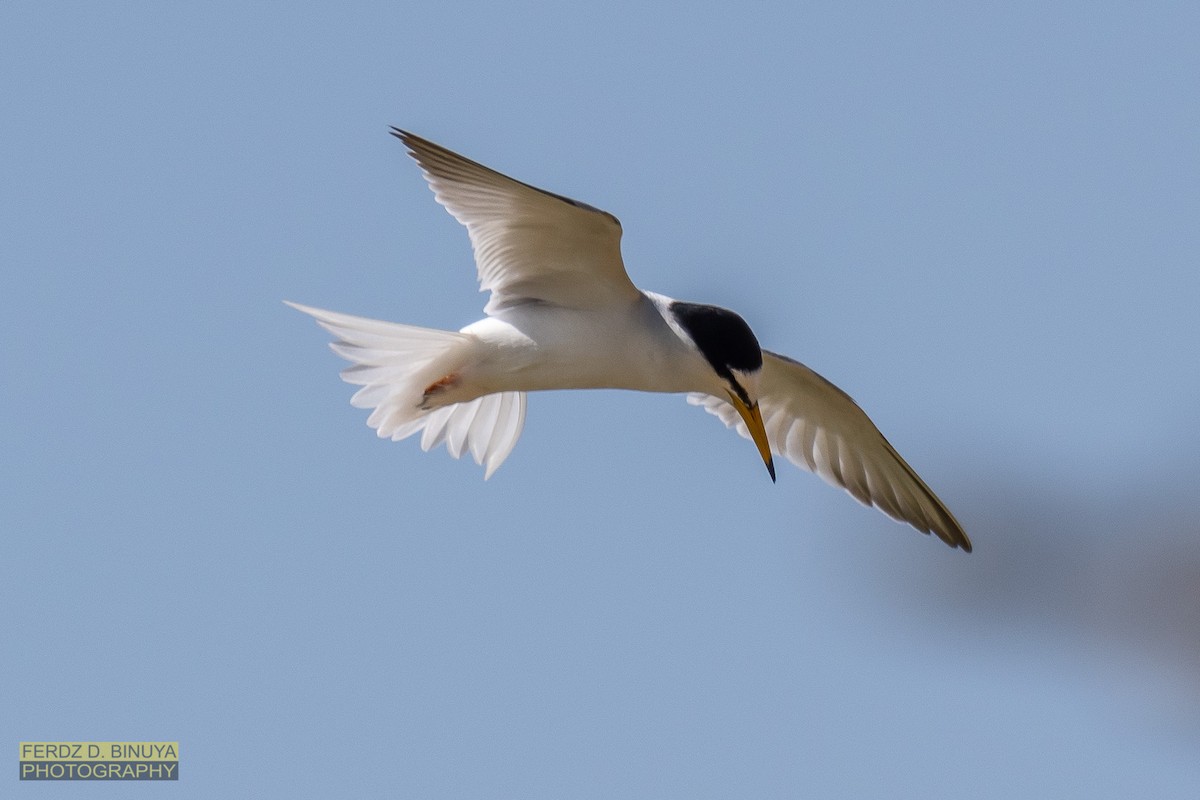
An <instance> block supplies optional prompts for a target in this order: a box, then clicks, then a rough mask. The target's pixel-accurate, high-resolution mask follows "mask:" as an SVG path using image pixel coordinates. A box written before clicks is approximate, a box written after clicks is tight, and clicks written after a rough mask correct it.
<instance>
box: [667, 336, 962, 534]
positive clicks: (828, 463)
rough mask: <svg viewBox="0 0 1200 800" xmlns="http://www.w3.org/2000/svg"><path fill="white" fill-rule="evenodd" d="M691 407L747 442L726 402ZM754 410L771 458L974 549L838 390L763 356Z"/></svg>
mask: <svg viewBox="0 0 1200 800" xmlns="http://www.w3.org/2000/svg"><path fill="white" fill-rule="evenodd" d="M688 402H690V403H692V404H693V405H699V406H702V407H703V408H704V409H705V410H706V411H709V412H710V413H712V414H714V415H715V416H717V417H718V418H720V419H721V421H722V422H724V423H725V424H726V425H728V426H729V427H731V428H735V429H736V430H737V431H738V433H740V434H741V435H742V436H745V437H746V438H750V433H749V431H747V430H746V425H745V423H744V422H743V421H742V419H741V417H740V416H739V415H738V413H737V411H736V410H734V408H733V406H731V405H730V404H729V403H728V402H726V401H725V400H723V399H721V398H718V397H713V396H711V395H706V394H693V395H689V397H688ZM759 407H760V409H761V410H762V415H763V420H764V422H765V427H766V430H767V438H768V439H769V440H770V442H771V450H772V451H773V452H774V453H775V454H776V455H780V456H783V457H785V458H787V459H788V460H789V461H791V462H792V463H793V464H795V465H796V466H798V467H801V468H803V469H806V470H809V471H811V472H814V473H816V474H817V475H819V476H821V478H823V479H824V480H825V481H826V482H827V483H830V484H832V485H834V486H838V487H841V488H843V489H845V490H846V491H847V492H848V493H849V494H850V495H851V496H852V497H854V498H855V499H856V500H858V501H859V502H861V503H863V504H865V505H869V506H874V507H876V508H878V509H879V510H880V511H882V512H883V513H885V514H887V515H888V516H889V517H892V518H893V519H895V520H898V521H900V522H906V523H908V524H909V525H911V526H913V527H914V528H916V529H917V530H919V531H922V532H924V533H933V534H936V535H937V536H938V538H940V539H941V540H942V541H944V542H945V543H946V544H948V545H950V546H951V547H961V548H962V549H963V550H966V551H967V552H970V551H971V540H970V539H969V538H967V534H966V532H965V531H963V529H962V526H961V525H959V523H958V520H956V519H955V518H954V515H953V514H951V513H950V510H949V509H948V508H946V506H945V504H943V503H942V501H941V500H939V499H938V497H937V495H935V494H934V493H933V491H931V490H930V488H929V487H928V486H927V485H926V484H925V482H924V481H923V480H921V478H920V476H918V475H917V473H916V472H915V471H914V470H913V468H912V467H910V466H909V465H908V463H907V462H906V461H905V460H904V459H903V458H901V457H900V454H899V453H897V452H896V449H895V448H894V447H892V445H891V443H890V442H888V440H887V439H885V438H884V436H883V434H882V433H880V432H879V429H878V428H876V427H875V424H874V423H873V422H871V420H870V418H869V417H867V415H866V413H865V412H863V410H862V409H861V408H859V407H858V405H857V404H856V403H855V402H854V401H853V400H852V399H851V398H850V397H849V395H847V394H846V393H845V392H843V391H842V390H841V389H838V388H837V387H836V386H834V385H833V384H832V383H830V382H829V381H827V380H825V379H824V378H822V377H821V376H820V375H818V374H817V373H815V372H813V371H812V370H811V369H809V368H808V367H806V366H804V365H803V364H801V363H800V362H798V361H794V360H792V359H790V358H788V357H787V356H781V355H778V354H776V353H771V352H768V351H766V350H764V351H763V372H762V378H761V379H760V381H759Z"/></svg>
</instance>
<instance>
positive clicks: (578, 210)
mask: <svg viewBox="0 0 1200 800" xmlns="http://www.w3.org/2000/svg"><path fill="white" fill-rule="evenodd" d="M392 134H393V135H394V136H396V137H397V138H398V139H400V141H402V142H404V144H405V145H406V146H407V147H408V152H409V154H410V155H412V157H413V158H414V159H416V161H417V163H418V164H419V165H420V167H421V171H422V172H423V173H424V175H425V180H426V181H427V182H428V183H429V186H430V188H432V189H433V193H434V197H436V198H437V201H438V202H439V203H441V204H442V205H443V206H445V208H446V210H447V211H449V212H450V214H451V215H452V216H453V217H454V218H455V219H457V220H458V221H459V222H461V223H462V224H463V225H465V226H466V228H467V234H468V235H469V236H470V237H471V246H472V248H473V249H474V251H475V264H476V267H477V268H478V272H479V285H480V289H481V290H484V291H488V292H491V294H492V296H491V298H490V300H489V301H488V304H487V306H486V308H485V310H486V311H487V313H489V314H492V313H495V312H496V311H500V310H502V309H504V308H507V307H509V306H512V305H518V304H520V303H526V302H531V301H533V302H543V303H552V304H554V305H559V306H564V307H567V308H594V307H597V306H602V305H606V304H610V303H614V302H619V301H622V300H624V301H630V302H631V301H633V300H636V299H637V298H638V297H639V292H638V290H637V288H636V287H635V286H634V285H633V282H632V281H630V280H629V276H628V275H627V274H626V272H625V264H624V262H623V261H622V260H621V223H620V222H618V221H617V218H616V217H614V216H613V215H612V214H609V213H607V212H605V211H601V210H599V209H596V208H592V207H591V206H589V205H587V204H586V203H580V202H579V201H577V200H571V199H570V198H567V197H562V196H560V195H556V194H553V193H551V192H547V191H544V190H542V189H538V188H536V187H534V186H530V185H529V184H526V183H521V182H520V181H517V180H513V179H512V178H509V177H508V176H506V175H502V174H500V173H499V172H496V171H495V170H493V169H490V168H488V167H485V166H483V165H482V164H478V163H476V162H474V161H471V160H470V159H467V158H464V157H463V156H460V155H458V154H457V153H455V152H452V151H450V150H447V149H446V148H444V147H442V146H441V145H437V144H434V143H433V142H430V141H427V140H425V139H422V138H421V137H419V136H416V135H414V134H411V133H409V132H407V131H403V130H400V129H398V128H393V129H392Z"/></svg>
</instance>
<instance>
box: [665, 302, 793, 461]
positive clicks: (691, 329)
mask: <svg viewBox="0 0 1200 800" xmlns="http://www.w3.org/2000/svg"><path fill="white" fill-rule="evenodd" d="M670 312H671V315H672V316H673V317H674V318H675V321H676V322H677V323H678V324H679V327H680V328H682V329H683V330H684V331H685V332H686V333H687V335H688V337H690V338H691V340H692V343H693V344H694V345H695V346H696V349H697V350H699V351H700V355H702V356H704V360H705V361H707V362H708V365H709V366H710V367H712V369H713V371H714V372H715V373H716V375H717V378H718V379H719V380H720V382H721V385H722V388H723V389H724V390H725V394H726V395H727V396H728V397H729V402H730V403H731V404H732V405H733V407H734V408H735V409H737V412H738V414H740V415H741V417H742V420H743V421H744V422H745V423H746V428H747V429H748V430H749V431H750V438H752V439H753V440H754V444H755V445H756V446H757V447H758V453H759V455H761V456H762V460H763V463H764V464H766V465H767V471H768V472H770V473H771V480H772V481H774V480H775V461H774V459H773V458H772V457H771V444H770V442H769V441H767V431H766V428H764V427H763V418H762V412H761V411H759V409H758V397H759V386H758V384H759V378H760V377H761V376H762V366H763V357H762V349H761V348H760V347H759V346H758V339H757V338H756V337H755V336H754V331H752V330H750V326H749V325H747V324H746V321H745V320H744V319H742V318H741V317H739V316H738V315H737V314H735V313H733V312H732V311H730V310H728V309H725V308H720V307H718V306H708V305H701V304H698V303H683V302H679V301H675V302H673V303H671V306H670Z"/></svg>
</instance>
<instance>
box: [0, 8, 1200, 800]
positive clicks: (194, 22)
mask: <svg viewBox="0 0 1200 800" xmlns="http://www.w3.org/2000/svg"><path fill="white" fill-rule="evenodd" d="M1198 25H1200V13H1198V12H1197V11H1196V9H1195V7H1194V6H1193V5H1192V4H1186V3H1178V4H1171V3H1144V4H1128V5H1121V4H1108V3H1100V4H1097V3H1062V4H1055V5H1053V6H1047V5H1046V4H1043V3H1009V4H1004V5H1002V6H998V7H994V8H988V9H984V8H978V7H971V8H968V7H966V6H963V5H961V4H937V3H906V4H895V3H869V4H857V5H853V6H852V5H850V4H833V3H829V4H821V5H804V4H776V5H764V4H756V5H752V6H750V7H744V8H742V7H739V8H736V9H735V8H733V7H732V6H716V5H710V4H701V5H693V6H687V7H685V6H680V5H676V4H658V3H653V2H651V3H640V4H619V3H607V4H593V6H592V7H589V8H576V7H567V6H563V5H562V4H549V3H547V4H538V3H517V4H508V5H503V6H501V5H498V4H457V5H455V4H427V3H421V4H415V3H414V4H396V3H380V4H374V5H349V6H346V5H340V6H338V7H334V6H328V7H326V6H316V5H302V4H294V5H289V6H286V7H285V6H266V5H261V6H255V7H246V5H245V4H208V5H204V6H202V7H201V6H193V7H184V6H182V5H170V7H166V6H163V5H161V4H143V5H138V4H111V5H101V6H83V5H78V4H63V5H57V6H55V5H51V4H42V3H11V2H10V3H5V4H4V5H3V7H0V107H3V108H4V109H5V111H4V113H3V114H0V141H2V142H3V145H4V146H3V148H2V153H0V200H2V208H3V213H2V214H0V312H2V313H0V337H2V340H3V341H4V342H5V345H4V347H3V348H0V369H2V374H3V375H4V379H3V381H0V419H3V420H4V422H3V424H0V468H2V474H3V475H4V477H3V479H2V481H0V492H2V497H0V531H2V532H3V534H2V536H0V609H2V610H3V613H2V614H0V634H2V636H3V641H5V642H6V643H7V646H6V647H5V655H4V657H3V658H0V674H2V676H3V680H2V681H0V741H2V742H8V743H9V745H10V746H11V747H12V750H15V749H16V744H17V742H19V741H22V740H56V739H62V740H168V741H179V742H181V755H182V764H181V781H180V782H179V784H178V785H176V786H171V787H170V789H169V792H170V793H171V795H172V796H174V797H220V796H234V795H236V796H250V795H253V796H261V797H270V796H276V797H328V796H332V795H334V794H337V795H344V794H346V793H349V794H351V795H353V796H364V797H366V796H396V797H495V796H504V797H525V798H539V797H546V798H551V797H553V798H560V797H597V798H599V797H612V796H618V795H619V796H628V797H688V798H704V797H714V798H716V797H732V796H743V797H764V798H766V797H797V796H815V797H816V796H819V797H826V798H837V797H862V796H892V797H923V798H929V797H961V796H970V797H995V798H1008V797H1032V796H1043V797H1049V796H1067V795H1070V796H1086V797H1096V798H1103V797H1114V798H1118V797H1129V796H1133V795H1134V794H1135V793H1136V794H1137V795H1138V796H1154V797H1193V796H1195V790H1196V787H1197V786H1198V785H1200V761H1198V760H1197V759H1196V757H1195V753H1196V752H1197V746H1198V745H1200V724H1198V723H1200V703H1198V697H1200V694H1198V690H1200V673H1198V672H1197V670H1196V664H1197V663H1200V600H1198V599H1197V590H1196V587H1197V586H1198V585H1200V516H1198V515H1197V512H1196V510H1195V500H1194V498H1195V490H1194V487H1193V485H1192V483H1193V480H1192V478H1193V476H1194V474H1195V472H1196V469H1197V466H1198V464H1197V459H1196V452H1197V446H1198V445H1200V431H1198V428H1197V425H1196V421H1195V409H1196V408H1197V403H1198V401H1200V371H1197V369H1196V364H1197V363H1198V358H1197V357H1198V355H1200V353H1198V350H1200V347H1198V342H1200V337H1198V336H1197V324H1196V307H1197V301H1198V300H1200V269H1198V266H1200V227H1198V226H1197V220H1200V146H1198V141H1197V131H1200V103H1198V102H1197V97H1200V52H1198V51H1197V48H1196V47H1195V31H1196V30H1197V29H1198ZM393 124H395V125H401V126H403V127H406V128H409V129H411V130H414V131H416V132H418V133H420V134H421V135H424V136H426V137H428V138H431V139H433V140H435V141H438V142H440V143H442V144H445V145H446V146H448V147H451V148H452V149H455V150H458V151H460V152H463V153H464V154H466V155H468V156H470V157H472V158H475V159H477V160H480V161H482V162H484V163H486V164H489V165H491V166H494V167H496V168H497V169H500V170H502V171H504V172H507V173H509V174H512V175H515V176H517V177H519V178H521V179H523V180H526V181H529V182H532V183H534V184H536V185H539V186H543V187H545V188H547V189H550V190H553V191H555V192H559V193H562V194H566V195H569V196H572V197H577V198H579V199H581V200H584V201H587V202H589V203H591V204H593V205H597V206H599V207H601V208H604V209H606V210H609V211H611V212H613V213H614V214H616V215H617V216H618V217H620V218H621V220H622V222H623V224H624V227H625V239H624V252H625V258H626V263H627V265H628V267H629V272H630V274H631V276H632V277H633V279H634V281H635V282H637V283H638V284H639V285H640V286H642V287H644V288H648V289H653V290H656V291H661V292H664V293H666V294H669V295H672V296H675V297H679V298H683V299H690V300H699V301H705V302H712V303H717V304H720V305H724V306H728V307H730V308H734V309H736V310H738V311H739V312H740V313H742V315H743V316H745V318H746V319H747V320H748V321H749V322H750V324H751V325H752V326H753V327H754V329H755V330H756V332H757V333H758V335H759V338H760V339H761V340H762V342H763V343H764V345H765V346H767V347H770V348H772V349H775V350H778V351H780V352H784V353H788V354H789V355H792V356H794V357H796V358H799V359H801V360H803V361H805V362H806V363H808V364H809V365H810V366H812V367H813V368H815V369H817V370H818V371H820V372H822V373H823V374H825V375H826V376H827V377H828V378H830V379H831V380H833V381H835V382H836V383H838V384H839V385H840V386H842V387H843V388H844V389H845V390H846V391H848V392H849V393H850V394H852V395H853V396H854V397H855V398H856V399H857V400H858V401H859V402H860V403H861V404H862V405H863V406H864V407H865V408H866V409H867V410H868V412H869V413H870V414H871V415H872V417H873V418H874V419H875V421H876V422H877V423H878V424H879V426H880V427H881V428H882V429H883V431H884V432H885V433H886V434H887V436H888V437H889V438H890V439H891V440H892V442H893V443H894V444H895V445H896V446H897V447H898V449H899V450H900V451H901V452H902V453H903V454H904V455H905V456H906V457H907V458H908V460H909V461H910V462H911V463H912V464H913V465H914V466H915V467H916V468H917V469H918V470H919V471H920V472H921V473H922V475H923V476H924V477H925V478H926V480H927V481H928V482H929V483H930V484H931V485H932V486H933V487H934V488H935V490H937V491H938V492H939V494H940V495H941V496H942V497H943V499H944V500H945V501H946V502H947V503H948V504H949V505H950V507H951V508H953V509H954V510H955V512H956V513H957V515H958V516H959V518H960V519H961V521H962V522H963V524H964V526H965V527H966V528H967V530H968V531H969V533H970V534H971V536H972V538H973V540H974V542H975V545H976V552H975V553H974V554H973V555H970V556H965V555H963V554H962V553H960V552H956V551H951V550H949V549H948V548H946V547H944V546H943V545H941V544H940V543H939V542H937V541H936V540H930V539H928V538H926V537H922V536H920V535H919V534H916V533H914V532H912V531H910V530H908V529H906V528H903V527H901V526H899V525H897V524H895V523H892V522H891V521H889V520H887V519H886V518H884V517H883V516H882V515H880V514H878V513H876V512H873V511H870V510H867V509H863V508H862V507H860V506H858V505H857V504H856V503H854V502H852V501H851V500H850V499H849V498H847V497H846V496H845V495H844V494H842V493H840V492H836V491H833V490H831V489H829V488H828V487H827V486H825V485H824V484H823V483H821V482H820V481H819V480H818V479H816V478H814V477H812V476H811V475H808V474H805V473H802V472H800V471H798V470H794V469H791V468H790V467H786V468H783V469H781V471H780V472H781V474H780V480H779V483H778V484H777V485H772V484H771V482H770V481H769V480H768V478H767V476H766V475H765V473H764V471H763V469H762V465H761V463H760V462H759V461H758V456H757V455H756V453H755V452H754V448H753V447H752V445H750V443H748V442H746V441H744V440H741V439H740V438H738V437H737V436H734V435H732V434H730V433H729V432H728V431H726V430H724V429H723V428H722V426H721V425H720V424H719V423H717V422H716V421H715V420H713V419H711V418H710V417H708V416H707V415H706V414H704V413H703V412H701V411H699V410H698V409H695V408H692V407H690V406H688V405H687V404H686V403H685V402H684V400H683V399H682V398H680V397H672V396H650V395H634V394H622V393H618V392H594V393H548V394H544V395H537V396H534V397H532V398H531V402H530V409H529V417H528V420H527V425H526V430H525V433H524V435H523V437H522V439H521V441H520V443H519V444H518V445H517V448H516V450H515V451H514V452H513V454H512V456H511V457H510V458H509V460H508V461H507V462H506V463H505V464H504V466H503V467H502V468H501V469H500V470H499V471H498V472H497V474H496V475H495V476H494V477H493V478H492V479H491V480H490V481H488V482H486V483H485V482H484V481H483V480H482V470H480V469H479V468H477V467H476V466H475V465H474V464H472V463H470V462H469V461H465V462H456V461H453V460H452V459H450V458H449V457H447V456H446V455H445V453H444V451H438V452H434V453H428V454H426V453H422V452H421V451H420V449H419V448H418V447H417V445H416V444H415V443H414V442H411V441H407V442H402V443H399V444H392V443H387V442H380V441H378V440H377V439H376V438H375V436H374V434H373V432H372V431H370V430H369V429H368V428H367V427H366V425H365V417H366V415H365V414H364V413H363V412H361V411H359V410H356V409H354V408H351V407H350V405H349V402H348V400H349V397H350V394H351V393H352V387H349V386H347V385H345V384H343V383H341V381H339V380H338V378H337V370H338V369H339V368H340V366H341V363H340V362H339V361H338V359H337V358H336V357H335V356H333V355H332V354H331V353H330V352H329V351H328V350H327V348H326V346H325V345H326V341H327V339H328V337H327V336H326V335H325V334H324V333H323V332H322V331H320V330H319V329H317V328H316V327H315V326H314V325H312V323H311V321H310V320H308V319H307V318H305V317H303V316H302V315H299V314H297V313H296V312H294V311H292V310H290V309H288V308H286V307H285V306H284V305H283V304H282V303H281V302H280V301H281V300H283V299H291V300H295V301H298V302H302V303H308V304H312V305H316V306H320V307H325V308H331V309H335V310H340V311H345V312H349V313H354V314H361V315H367V316H377V317H382V318H387V319H395V320H399V321H405V322H410V323H414V324H420V325H428V326H433V327H443V328H458V327H461V326H462V325H464V324H466V323H468V322H471V321H472V320H474V319H476V318H477V317H478V316H479V315H480V310H481V308H482V304H483V301H484V298H483V296H482V295H479V294H477V293H476V291H475V288H476V286H475V277H474V271H473V265H472V262H471V258H470V250H469V245H468V242H467V238H466V235H465V232H464V231H463V229H462V228H460V227H459V226H458V225H457V224H456V223H455V222H454V220H453V219H451V218H450V217H449V216H448V215H447V214H445V212H444V211H443V210H442V209H441V208H439V207H438V206H437V205H436V204H435V203H434V201H433V197H432V195H431V194H430V193H429V192H428V190H427V189H426V188H425V186H424V184H423V182H422V181H421V179H420V176H419V173H418V171H417V169H416V167H415V166H414V165H413V164H412V163H410V162H409V161H408V159H407V158H406V157H405V156H404V153H403V148H402V147H401V146H400V145H399V143H398V142H396V141H395V140H394V139H392V138H391V137H390V136H388V135H387V127H388V126H389V125H393ZM10 752H12V751H10ZM13 758H14V761H15V756H13ZM12 773H15V765H14V769H13V770H12ZM12 773H10V774H12ZM12 780H14V781H15V780H16V778H15V776H14V777H12ZM14 790H15V787H14ZM62 791H63V789H62V787H54V786H50V785H35V784H30V783H26V784H22V785H21V786H20V793H21V794H23V795H26V796H30V797H43V796H45V797H50V796H59V795H60V794H61V792H62ZM147 791H149V792H151V793H153V794H155V795H156V796H157V795H158V794H160V793H162V792H163V791H168V790H166V789H154V788H149V789H147ZM0 793H3V794H6V795H7V794H9V793H11V792H10V791H7V790H6V791H4V792H0ZM89 793H90V794H93V795H94V796H96V797H117V796H125V794H126V792H125V791H123V790H122V789H121V787H120V786H96V787H89Z"/></svg>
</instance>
